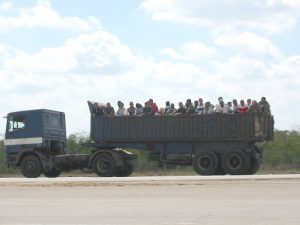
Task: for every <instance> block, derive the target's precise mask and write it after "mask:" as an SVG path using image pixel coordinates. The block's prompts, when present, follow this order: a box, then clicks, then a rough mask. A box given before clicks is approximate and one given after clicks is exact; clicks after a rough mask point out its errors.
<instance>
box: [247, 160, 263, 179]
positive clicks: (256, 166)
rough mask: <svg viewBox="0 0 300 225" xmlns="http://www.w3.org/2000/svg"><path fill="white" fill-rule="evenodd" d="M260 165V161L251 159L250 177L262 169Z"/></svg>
mask: <svg viewBox="0 0 300 225" xmlns="http://www.w3.org/2000/svg"><path fill="white" fill-rule="evenodd" d="M260 163H261V160H260V159H257V158H252V159H251V167H250V170H249V171H248V174H250V175H253V174H255V173H256V172H257V171H258V170H259V168H260Z"/></svg>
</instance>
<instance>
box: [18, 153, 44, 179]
mask: <svg viewBox="0 0 300 225" xmlns="http://www.w3.org/2000/svg"><path fill="white" fill-rule="evenodd" d="M21 173H22V174H23V176H24V177H27V178H36V177H39V176H40V175H41V174H42V165H41V161H40V160H39V158H37V157H36V156H35V155H28V156H25V157H24V158H23V160H22V161H21Z"/></svg>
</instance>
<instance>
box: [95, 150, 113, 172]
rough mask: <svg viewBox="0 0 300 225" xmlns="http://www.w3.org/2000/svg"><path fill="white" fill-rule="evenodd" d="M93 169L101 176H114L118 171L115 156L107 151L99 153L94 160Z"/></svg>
mask: <svg viewBox="0 0 300 225" xmlns="http://www.w3.org/2000/svg"><path fill="white" fill-rule="evenodd" d="M92 165H93V169H94V171H95V173H96V174H97V175H98V176H100V177H112V176H114V174H115V171H116V162H115V160H114V158H113V157H112V156H111V155H110V154H107V153H102V154H98V155H97V156H96V157H95V159H94V160H93V164H92Z"/></svg>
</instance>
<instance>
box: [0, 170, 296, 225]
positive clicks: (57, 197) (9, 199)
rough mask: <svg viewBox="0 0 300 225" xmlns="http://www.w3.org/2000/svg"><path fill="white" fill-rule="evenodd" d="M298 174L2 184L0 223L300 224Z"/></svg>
mask: <svg viewBox="0 0 300 225" xmlns="http://www.w3.org/2000/svg"><path fill="white" fill-rule="evenodd" d="M299 212H300V175H278V176H277V175H256V176H214V177H201V176H177V177H129V178H98V177H85V178H84V177H83V178H81V177H75V178H68V177H62V178H56V179H50V178H38V179H26V178H0V224H5V225H9V224H101V225H116V224H120V225H144V224H145V225H156V224H157V225H168V224H170V225H194V224H195V225H196V224H205V225H206V224H208V225H210V224H214V225H216V224H217V225H227V224H228V225H244V224H245V225H246V224H249V225H250V224H251V225H253V224H255V225H265V224H272V225H277V224H278V225H282V224H289V225H293V224H295V225H299V224H300V213H299Z"/></svg>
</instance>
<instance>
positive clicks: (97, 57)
mask: <svg viewBox="0 0 300 225" xmlns="http://www.w3.org/2000/svg"><path fill="white" fill-rule="evenodd" d="M0 47H1V46H0ZM0 50H1V48H0ZM134 60H135V59H134V56H133V55H132V53H131V51H130V49H129V48H128V47H126V46H124V45H122V44H121V43H120V41H119V39H118V38H117V37H116V36H114V35H112V34H110V33H108V32H105V31H97V32H94V33H91V34H82V35H79V36H78V37H77V38H73V39H68V40H67V41H66V42H65V45H64V46H61V47H55V48H42V49H41V50H39V51H38V52H36V53H31V54H29V53H25V52H22V51H16V52H15V57H11V58H8V59H5V60H3V67H4V68H5V69H8V70H13V71H20V72H28V73H40V72H41V73H62V72H72V71H74V70H77V72H78V71H82V72H84V73H94V72H95V73H97V74H101V73H109V74H112V73H116V72H117V71H118V70H119V69H120V68H123V69H124V68H126V67H128V66H130V65H131V64H132V61H134Z"/></svg>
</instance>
